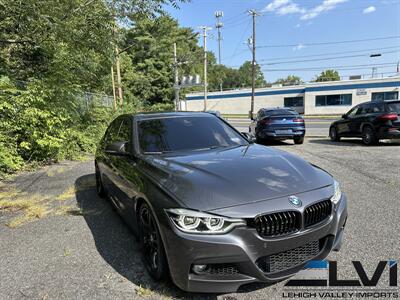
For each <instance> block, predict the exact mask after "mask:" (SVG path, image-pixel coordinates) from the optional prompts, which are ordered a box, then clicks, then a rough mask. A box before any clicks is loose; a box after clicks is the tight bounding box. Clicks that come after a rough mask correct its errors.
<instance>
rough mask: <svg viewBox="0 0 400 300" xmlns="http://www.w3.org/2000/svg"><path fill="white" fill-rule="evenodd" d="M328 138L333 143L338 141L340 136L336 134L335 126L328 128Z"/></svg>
mask: <svg viewBox="0 0 400 300" xmlns="http://www.w3.org/2000/svg"><path fill="white" fill-rule="evenodd" d="M329 137H330V138H331V141H334V142H339V141H340V136H339V134H338V133H337V129H336V127H335V126H332V127H331V128H329Z"/></svg>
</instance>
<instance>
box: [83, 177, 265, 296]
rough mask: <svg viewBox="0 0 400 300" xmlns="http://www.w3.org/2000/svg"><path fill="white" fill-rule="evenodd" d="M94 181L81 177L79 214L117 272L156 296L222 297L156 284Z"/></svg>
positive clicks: (92, 178)
mask: <svg viewBox="0 0 400 300" xmlns="http://www.w3.org/2000/svg"><path fill="white" fill-rule="evenodd" d="M94 182H95V175H94V174H89V175H84V176H81V177H79V178H78V179H77V180H76V181H75V191H76V192H75V195H76V200H77V203H78V206H79V208H80V212H79V214H81V215H83V217H84V219H85V221H86V223H87V225H88V227H89V229H90V231H91V233H92V235H93V239H94V242H95V245H96V248H97V251H98V252H99V254H100V255H101V256H102V258H103V259H104V260H105V261H106V262H107V263H108V264H109V265H110V266H111V267H112V268H113V269H114V270H115V271H116V272H118V273H119V274H120V275H121V276H123V277H125V278H126V279H127V280H129V281H130V282H132V283H133V284H135V285H136V286H137V288H138V289H139V287H142V288H144V289H146V290H150V291H151V293H152V294H154V296H155V297H157V296H160V298H161V297H171V298H183V299H210V300H211V299H217V296H219V295H221V294H208V293H207V294H198V293H187V292H184V291H182V290H180V289H179V288H178V287H176V286H175V285H174V284H173V283H172V282H171V281H166V282H162V283H160V282H156V281H154V280H153V279H152V278H151V277H150V276H149V275H148V273H147V271H146V269H145V266H144V265H143V263H142V259H141V257H142V255H141V249H140V246H139V244H138V241H137V240H136V238H135V236H134V235H133V233H132V232H131V230H130V229H129V228H128V226H127V225H125V223H124V222H123V220H122V218H120V217H119V215H118V213H117V212H116V211H115V209H114V207H113V206H112V205H111V202H110V201H108V200H107V199H102V198H100V197H99V196H98V195H97V193H96V188H95V186H94V184H93V183H94ZM88 183H90V184H88ZM263 286H264V287H265V286H266V285H251V286H246V287H243V289H242V290H243V291H245V292H248V291H251V290H256V289H259V288H261V287H263ZM238 292H239V293H240V292H241V290H239V291H238ZM136 293H138V294H139V293H140V291H139V290H137V291H136ZM228 298H230V297H228Z"/></svg>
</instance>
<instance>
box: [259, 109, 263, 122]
mask: <svg viewBox="0 0 400 300" xmlns="http://www.w3.org/2000/svg"><path fill="white" fill-rule="evenodd" d="M263 116H264V112H263V111H262V110H260V111H259V112H258V114H257V120H258V121H259V120H261V119H262V118H263Z"/></svg>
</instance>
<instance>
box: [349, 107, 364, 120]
mask: <svg viewBox="0 0 400 300" xmlns="http://www.w3.org/2000/svg"><path fill="white" fill-rule="evenodd" d="M360 110H361V107H360V106H356V107H353V109H351V110H350V111H349V112H348V113H347V116H349V117H354V116H355V115H356V113H358V112H359V111H360Z"/></svg>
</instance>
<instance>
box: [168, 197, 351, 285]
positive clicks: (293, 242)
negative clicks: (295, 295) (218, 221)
mask: <svg viewBox="0 0 400 300" xmlns="http://www.w3.org/2000/svg"><path fill="white" fill-rule="evenodd" d="M346 202H347V201H346V197H345V195H344V194H343V196H342V199H341V201H340V202H339V205H338V206H337V207H336V208H335V209H334V211H333V214H332V216H331V217H330V219H329V220H328V221H326V222H324V223H323V224H321V225H317V226H315V227H313V228H310V229H305V230H302V231H299V232H297V233H294V234H290V235H287V236H282V237H272V238H268V239H267V238H262V237H260V236H259V235H258V233H257V231H256V229H255V228H250V227H247V226H246V227H238V228H235V229H234V230H232V231H231V232H229V233H227V234H223V235H195V234H187V233H183V232H181V231H179V230H178V229H176V228H175V227H174V226H162V227H163V229H162V230H161V231H162V235H163V240H164V243H165V249H166V255H167V258H168V262H169V267H170V273H171V277H172V280H173V281H174V283H175V284H176V285H177V286H178V287H179V288H181V289H182V290H185V291H190V292H202V293H204V292H213V293H227V292H235V291H236V290H237V289H238V288H239V287H240V286H241V285H243V284H247V283H252V282H267V283H268V282H276V281H280V280H283V279H286V278H288V277H290V276H292V275H294V274H295V273H297V272H298V271H300V270H301V269H302V268H303V267H304V265H305V263H306V262H307V261H309V260H311V259H312V260H320V259H324V258H325V257H327V256H328V254H329V253H330V252H331V251H332V250H339V249H340V246H341V243H342V239H343V230H344V225H345V222H346V219H347V203H346ZM315 241H320V251H319V252H318V253H317V255H315V256H314V257H312V258H310V259H308V260H307V261H304V262H302V263H300V264H297V265H294V266H291V267H290V268H288V269H285V270H282V271H279V272H275V273H264V272H263V271H262V269H261V268H260V267H259V266H258V265H257V263H256V261H257V260H258V259H260V258H261V257H265V256H269V255H273V254H277V253H281V252H284V251H290V250H292V249H295V248H298V247H300V246H303V245H306V244H308V243H312V242H315ZM193 264H207V265H210V266H212V268H216V269H215V270H214V269H213V270H214V271H213V272H210V273H206V274H202V275H197V274H195V273H193V271H192V270H191V268H192V265H193Z"/></svg>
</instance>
